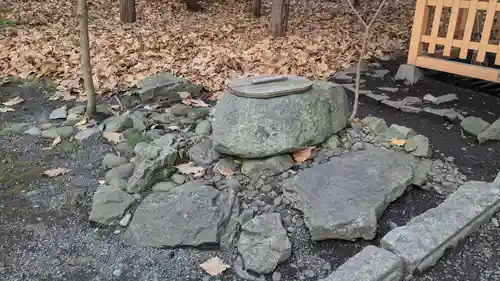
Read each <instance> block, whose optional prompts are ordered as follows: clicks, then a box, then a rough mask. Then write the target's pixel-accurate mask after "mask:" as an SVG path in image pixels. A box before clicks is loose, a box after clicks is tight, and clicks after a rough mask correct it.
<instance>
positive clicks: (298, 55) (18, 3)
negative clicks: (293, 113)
mask: <svg viewBox="0 0 500 281" xmlns="http://www.w3.org/2000/svg"><path fill="white" fill-rule="evenodd" d="M335 2H336V1H325V0H311V1H301V2H298V1H296V0H295V1H292V3H291V14H290V17H289V18H290V20H289V24H288V26H289V27H288V34H287V37H286V38H283V39H271V38H270V37H269V36H268V25H269V22H270V5H271V1H270V0H267V1H263V16H262V17H260V18H258V19H255V18H252V16H251V14H250V13H249V5H250V2H249V1H243V0H227V1H217V2H213V1H202V2H201V4H202V5H203V7H204V11H203V12H200V13H193V12H190V11H188V10H187V9H186V7H185V4H184V3H183V2H182V1H180V0H176V1H167V0H152V1H145V0H140V1H136V3H137V17H138V20H137V22H136V23H133V24H123V23H121V22H120V20H119V10H118V9H119V7H118V3H119V1H110V0H90V1H89V3H90V12H89V14H90V37H91V54H92V66H93V71H94V79H95V82H96V86H97V88H98V89H99V90H100V91H101V92H105V91H109V90H111V89H116V88H126V87H129V86H131V85H133V84H134V83H135V82H136V81H137V80H139V79H141V78H143V77H145V76H147V75H150V74H153V73H155V72H158V71H170V72H172V73H174V74H175V75H179V76H183V77H185V78H187V79H189V80H190V81H191V82H195V83H200V84H202V85H203V86H204V87H205V88H206V89H207V90H209V91H218V90H223V89H224V87H225V84H226V83H227V82H228V80H230V79H231V78H233V77H236V76H240V75H242V74H243V73H251V74H276V73H279V74H286V73H294V74H299V75H304V76H307V77H310V78H324V77H326V76H328V75H329V74H330V73H331V72H332V70H335V69H337V68H340V67H345V66H347V65H350V64H351V63H352V62H353V61H354V60H355V59H356V57H357V55H358V49H359V46H358V43H359V39H360V37H361V35H362V26H361V25H360V24H359V22H358V21H357V19H356V17H355V16H354V15H353V13H352V12H351V11H350V10H349V7H348V6H347V5H346V4H345V0H341V1H339V2H342V3H343V4H341V5H338V4H336V3H335ZM362 2H369V3H366V4H365V3H363V4H362V5H363V6H362V7H361V8H360V10H362V14H363V15H364V16H369V15H370V14H371V13H373V11H374V10H375V9H376V6H377V5H378V1H367V0H364V1H362ZM395 2H397V3H389V4H388V5H387V7H386V8H384V10H383V13H382V16H381V17H380V20H379V21H378V22H377V23H376V24H375V26H374V31H373V32H372V40H371V43H370V46H369V51H368V53H367V56H368V57H380V56H382V55H384V54H385V53H388V52H391V51H393V50H394V49H406V48H407V44H408V41H409V36H410V32H411V21H412V16H413V5H414V1H412V0H400V1H395ZM0 20H2V22H8V23H9V24H3V25H0V46H1V47H0V74H1V75H13V76H18V77H21V78H26V77H29V76H36V77H47V78H50V79H53V80H54V81H55V82H56V84H58V85H59V90H60V91H63V92H65V93H70V92H73V93H78V92H80V91H81V87H82V81H81V79H80V73H79V71H80V69H79V51H78V44H79V35H78V25H77V22H78V20H77V11H76V1H74V0H73V1H67V0H30V1H24V0H5V1H3V3H0Z"/></svg>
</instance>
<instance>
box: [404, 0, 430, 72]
mask: <svg viewBox="0 0 500 281" xmlns="http://www.w3.org/2000/svg"><path fill="white" fill-rule="evenodd" d="M426 9H429V7H428V6H427V0H417V4H416V8H415V17H414V18H413V28H412V31H411V41H410V50H409V52H408V64H415V60H416V58H417V56H418V55H420V53H421V51H422V49H421V42H420V38H421V37H422V30H423V28H424V26H423V24H424V14H425V10H426Z"/></svg>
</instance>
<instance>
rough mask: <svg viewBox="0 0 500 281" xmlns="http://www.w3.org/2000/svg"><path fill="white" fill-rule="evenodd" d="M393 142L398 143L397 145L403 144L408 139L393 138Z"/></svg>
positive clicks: (393, 143)
mask: <svg viewBox="0 0 500 281" xmlns="http://www.w3.org/2000/svg"><path fill="white" fill-rule="evenodd" d="M391 144H392V145H396V146H403V145H405V144H406V140H403V139H401V140H400V139H392V140H391Z"/></svg>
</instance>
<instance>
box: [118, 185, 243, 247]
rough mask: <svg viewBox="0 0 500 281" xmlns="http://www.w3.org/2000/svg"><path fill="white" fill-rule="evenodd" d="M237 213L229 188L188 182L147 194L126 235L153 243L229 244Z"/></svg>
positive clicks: (132, 241)
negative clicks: (220, 189)
mask: <svg viewBox="0 0 500 281" xmlns="http://www.w3.org/2000/svg"><path fill="white" fill-rule="evenodd" d="M237 216H238V205H237V202H236V196H235V194H234V191H233V190H232V189H226V190H223V191H219V190H217V189H215V188H213V187H211V186H206V185H203V184H202V183H199V184H196V183H192V182H189V183H186V184H184V185H181V186H178V187H176V188H173V189H172V190H171V191H168V192H158V193H152V194H150V195H148V196H147V197H146V198H145V199H144V200H143V201H142V203H141V204H140V205H139V207H137V210H136V211H135V213H134V217H133V219H132V221H131V222H130V225H129V227H128V229H127V231H126V232H125V239H126V240H127V241H129V242H130V243H133V244H138V245H143V246H153V247H163V246H166V247H178V246H200V245H205V244H211V245H215V244H219V243H220V244H221V245H224V244H226V243H227V244H229V243H230V241H231V239H232V236H233V235H234V231H236V225H235V221H234V220H232V218H236V217H237ZM233 221H234V224H233V223H232V222H233Z"/></svg>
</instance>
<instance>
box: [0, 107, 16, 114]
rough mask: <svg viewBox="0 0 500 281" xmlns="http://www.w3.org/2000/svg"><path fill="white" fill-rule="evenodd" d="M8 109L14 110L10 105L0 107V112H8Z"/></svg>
mask: <svg viewBox="0 0 500 281" xmlns="http://www.w3.org/2000/svg"><path fill="white" fill-rule="evenodd" d="M9 111H14V108H11V107H0V112H1V113H6V112H9Z"/></svg>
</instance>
